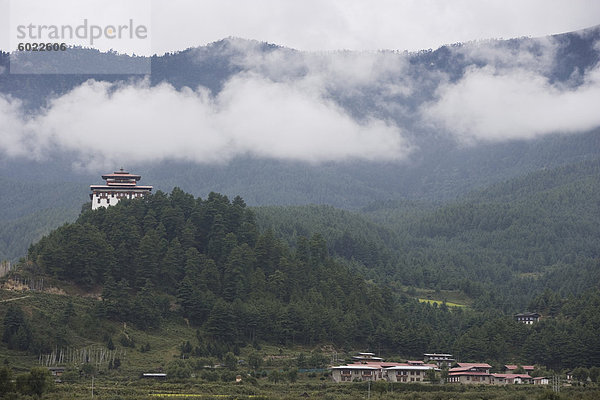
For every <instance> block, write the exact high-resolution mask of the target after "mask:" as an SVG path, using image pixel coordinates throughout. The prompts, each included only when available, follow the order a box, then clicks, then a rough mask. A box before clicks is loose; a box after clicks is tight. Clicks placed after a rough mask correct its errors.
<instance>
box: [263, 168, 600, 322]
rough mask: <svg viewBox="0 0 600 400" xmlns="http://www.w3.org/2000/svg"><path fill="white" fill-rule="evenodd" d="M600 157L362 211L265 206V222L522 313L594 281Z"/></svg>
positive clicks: (412, 280)
mask: <svg viewBox="0 0 600 400" xmlns="http://www.w3.org/2000/svg"><path fill="white" fill-rule="evenodd" d="M599 198H600V164H599V162H598V161H589V162H583V163H577V164H573V165H568V166H565V167H559V168H555V169H548V170H543V171H539V172H535V173H531V174H529V175H527V176H524V177H521V178H516V179H512V180H508V181H505V182H502V183H499V184H497V185H493V186H491V187H489V188H486V189H483V190H480V191H475V192H472V193H470V194H469V195H467V196H466V197H465V198H463V199H461V200H458V201H455V202H451V203H449V204H438V205H435V204H428V203H422V202H414V201H388V202H377V203H373V204H372V205H370V206H367V207H365V208H363V209H362V210H361V212H360V213H357V212H349V211H341V210H336V209H334V208H332V207H327V206H303V207H259V208H257V209H256V211H257V216H258V221H259V225H260V226H263V227H269V228H272V229H274V230H275V232H276V233H278V234H279V235H280V236H281V237H283V238H285V239H286V240H287V241H288V242H289V243H290V244H291V245H294V243H295V241H296V239H295V238H296V236H298V235H301V234H306V233H307V232H319V233H321V234H322V235H323V236H324V237H325V238H326V239H327V242H328V243H329V249H330V251H331V253H332V254H333V255H336V256H338V257H341V258H345V259H346V260H348V261H349V262H351V263H352V265H354V266H355V268H357V269H358V270H360V271H361V273H362V274H363V275H364V276H368V277H370V278H373V279H376V280H377V281H379V282H390V281H391V282H396V283H397V284H401V285H404V286H413V287H416V288H430V289H435V290H458V291H461V292H463V293H465V294H467V295H468V296H470V297H472V298H475V299H476V301H475V302H474V303H475V306H476V307H479V308H480V309H481V310H484V309H496V310H502V311H504V312H517V311H522V310H523V309H524V308H526V307H527V305H528V304H529V302H530V301H531V299H532V298H533V297H534V296H536V295H537V294H540V293H541V292H543V291H544V289H545V288H551V289H552V290H554V291H556V292H557V294H559V295H560V296H562V297H566V296H569V295H581V294H582V293H583V292H585V291H587V290H591V289H595V288H597V282H599V281H600V276H599V275H598V274H599V273H600V272H599V269H598V257H599V255H600V247H599V244H598V241H597V240H596V238H598V237H600V231H599V226H600V204H599V203H598V199H599Z"/></svg>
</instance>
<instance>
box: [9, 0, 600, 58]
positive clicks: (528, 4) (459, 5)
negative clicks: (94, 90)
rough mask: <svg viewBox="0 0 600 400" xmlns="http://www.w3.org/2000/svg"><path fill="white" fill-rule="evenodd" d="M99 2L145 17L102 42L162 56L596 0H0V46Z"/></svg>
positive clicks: (295, 43) (478, 21)
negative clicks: (137, 37) (24, 26)
mask: <svg viewBox="0 0 600 400" xmlns="http://www.w3.org/2000/svg"><path fill="white" fill-rule="evenodd" d="M11 4H12V10H11V7H10V6H9V5H11ZM37 5H39V6H37ZM108 5H110V6H114V7H117V8H116V11H114V12H115V13H117V14H119V15H120V17H122V19H123V20H124V21H127V20H128V19H129V18H134V20H135V21H141V22H143V23H146V24H148V25H149V28H150V29H149V31H150V32H149V33H150V35H149V38H150V42H151V43H150V46H148V45H147V43H146V45H145V46H141V47H136V44H135V43H133V42H132V41H126V40H121V41H114V40H113V41H112V42H110V47H112V48H114V49H116V50H118V51H122V52H132V51H133V52H137V54H145V53H157V54H163V53H165V52H170V51H177V50H182V49H185V48H188V47H195V46H202V45H205V44H207V43H211V42H214V41H217V40H220V39H223V38H226V37H230V36H234V37H240V38H245V39H256V40H259V41H267V42H270V43H275V44H278V45H282V46H286V47H291V48H295V49H299V50H312V51H322V50H325V51H326V50H335V49H348V50H378V49H393V50H410V51H414V50H419V49H428V48H437V47H439V46H441V45H443V44H449V43H455V42H459V41H471V40H478V39H490V38H505V39H506V38H512V37H521V36H533V37H535V36H544V35H548V34H555V33H562V32H567V31H572V30H578V29H582V28H586V27H590V26H594V25H598V24H600V1H597V0H368V1H367V0H302V1H298V0H200V1H193V0H128V1H123V0H121V1H116V0H112V1H111V0H104V1H99V0H13V1H12V2H11V1H10V0H0V26H1V27H2V28H3V29H1V33H0V47H1V48H2V49H7V48H9V47H10V43H11V39H12V41H13V42H15V39H14V37H13V36H15V28H14V25H15V24H19V23H24V21H29V22H34V23H38V24H59V23H60V24H62V23H70V24H74V25H75V24H78V23H80V22H81V20H82V19H83V18H84V17H85V18H89V20H90V23H94V21H96V23H99V24H108V23H113V22H114V23H120V21H116V18H111V17H110V16H107V14H110V12H106V10H107V9H110V8H109V7H108ZM15 10H16V11H15ZM99 10H101V12H100V11H99ZM10 11H12V14H11V12H10ZM11 15H12V17H11ZM11 18H12V20H11ZM65 21H67V22H65ZM11 26H12V28H11ZM11 30H12V31H11ZM98 48H101V49H102V45H101V44H100V45H99V46H98Z"/></svg>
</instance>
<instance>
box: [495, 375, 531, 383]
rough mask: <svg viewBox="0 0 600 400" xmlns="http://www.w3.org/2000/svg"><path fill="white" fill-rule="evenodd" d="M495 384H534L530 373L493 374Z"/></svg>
mask: <svg viewBox="0 0 600 400" xmlns="http://www.w3.org/2000/svg"><path fill="white" fill-rule="evenodd" d="M491 383H492V384H493V385H521V384H532V383H533V378H532V377H531V376H529V375H528V374H492V379H491Z"/></svg>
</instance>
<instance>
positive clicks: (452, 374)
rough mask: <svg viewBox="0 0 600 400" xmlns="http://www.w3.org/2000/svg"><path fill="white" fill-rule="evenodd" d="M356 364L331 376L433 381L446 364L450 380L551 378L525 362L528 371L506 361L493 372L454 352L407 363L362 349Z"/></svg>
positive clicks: (496, 382) (483, 381) (509, 381)
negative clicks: (537, 375) (460, 358)
mask: <svg viewBox="0 0 600 400" xmlns="http://www.w3.org/2000/svg"><path fill="white" fill-rule="evenodd" d="M353 361H354V362H353V363H352V364H346V365H339V366H335V367H332V368H331V377H332V378H333V380H334V381H335V382H353V381H380V380H384V381H388V382H407V383H410V382H430V381H431V379H430V377H431V376H432V371H433V373H436V372H440V371H441V367H442V366H452V368H450V369H448V374H447V377H446V383H463V384H489V385H508V384H536V385H547V384H548V383H549V380H548V378H532V377H531V376H530V375H529V373H530V372H532V371H533V369H534V367H533V366H531V365H525V366H522V367H521V368H522V370H524V371H525V373H516V371H517V369H519V367H518V366H517V365H505V372H504V373H501V374H499V373H498V374H497V373H490V369H491V368H492V367H491V365H489V364H485V363H461V362H459V363H457V362H456V360H455V359H454V358H453V357H452V355H451V354H436V353H428V354H425V357H424V361H411V360H408V361H406V362H405V363H397V362H386V361H384V360H383V359H382V358H379V357H375V354H373V353H359V354H358V356H355V357H353Z"/></svg>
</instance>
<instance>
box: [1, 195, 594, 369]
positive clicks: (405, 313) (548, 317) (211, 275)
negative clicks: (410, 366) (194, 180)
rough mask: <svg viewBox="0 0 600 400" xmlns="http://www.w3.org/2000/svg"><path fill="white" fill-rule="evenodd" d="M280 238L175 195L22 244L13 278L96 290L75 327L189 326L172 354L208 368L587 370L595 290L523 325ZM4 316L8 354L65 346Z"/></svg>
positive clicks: (232, 211) (303, 241) (15, 312)
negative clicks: (249, 347) (268, 357)
mask: <svg viewBox="0 0 600 400" xmlns="http://www.w3.org/2000/svg"><path fill="white" fill-rule="evenodd" d="M273 211H275V212H278V213H284V212H285V210H281V209H274V210H269V209H266V210H262V209H261V210H259V212H266V216H265V217H264V218H265V219H267V218H274V213H273ZM291 211H292V215H296V216H297V215H299V214H301V213H303V212H304V213H305V214H306V215H307V217H308V220H309V221H321V223H323V225H321V226H329V227H330V232H331V233H332V234H331V236H332V237H333V238H334V240H335V238H336V236H337V235H338V233H339V232H338V230H343V229H344V227H343V226H341V225H339V224H340V221H351V222H350V224H349V225H353V226H354V227H358V226H362V227H363V228H365V232H364V236H358V237H357V239H356V240H357V242H360V241H361V240H363V239H369V238H370V239H371V240H374V241H375V242H377V241H378V240H379V239H381V240H382V242H384V241H386V240H388V239H389V238H387V237H386V233H385V230H382V229H377V228H376V226H373V225H372V224H370V223H369V222H367V221H365V220H364V219H363V217H352V216H350V215H348V214H347V212H345V211H338V210H334V209H330V208H327V209H326V208H323V207H316V208H309V209H307V210H305V211H303V210H302V209H299V208H295V209H292V210H291ZM427 212H431V211H427ZM434 212H440V211H439V210H438V211H434ZM269 215H270V217H269ZM340 216H343V217H344V218H339V217H340ZM346 217H348V218H346ZM284 220H285V218H284ZM271 221H275V219H272V220H271ZM273 226H274V227H275V229H278V231H279V233H281V231H280V229H279V228H278V226H277V225H273ZM316 226H317V227H318V226H319V225H318V224H317V225H316ZM291 229H293V230H294V231H296V232H297V235H295V236H294V242H295V246H294V247H293V248H292V247H289V246H288V245H287V244H286V243H285V242H283V241H282V240H280V239H278V238H277V235H276V234H275V232H273V231H272V230H270V229H267V230H264V231H262V232H261V231H259V229H258V227H257V224H256V222H255V216H254V212H253V211H252V210H251V209H249V208H248V207H247V206H246V205H245V203H244V201H243V200H242V199H241V198H239V197H236V198H235V199H234V200H233V201H230V200H229V199H228V198H227V197H226V196H223V195H219V194H216V193H211V194H210V195H209V196H208V198H207V199H205V200H202V199H199V198H194V197H193V196H191V195H189V194H186V193H184V192H183V191H181V190H179V189H174V190H173V191H172V192H171V193H170V194H169V195H167V194H165V193H163V192H158V193H156V194H154V195H149V196H147V197H145V198H143V199H136V200H130V201H122V202H120V203H119V204H118V205H117V206H113V207H110V208H108V209H104V208H100V209H98V210H95V211H91V210H88V211H85V212H83V213H82V214H81V215H80V217H79V218H78V219H77V221H76V222H75V223H73V224H67V225H64V226H63V227H61V228H59V229H57V230H56V231H54V232H52V233H51V234H50V235H48V236H46V237H44V238H43V239H42V240H41V241H40V242H39V243H37V244H36V245H34V246H32V247H31V249H30V251H29V261H28V262H27V263H26V264H24V265H23V266H22V267H21V269H20V270H18V271H17V273H16V275H15V276H22V277H24V276H27V277H29V279H33V280H35V279H38V280H39V279H40V278H41V277H43V276H46V277H47V278H48V279H51V278H49V277H53V279H54V280H55V282H63V283H64V282H72V283H75V284H77V285H78V286H79V287H80V288H82V289H84V290H100V289H101V291H102V300H101V301H97V302H96V303H95V305H94V306H93V307H92V309H91V311H90V314H89V315H87V316H86V318H88V323H93V322H92V321H93V320H94V319H96V320H98V321H101V320H103V319H109V320H116V321H125V322H131V323H133V324H135V326H136V327H138V328H139V329H143V330H147V331H149V332H151V331H152V330H153V329H157V328H158V327H159V326H160V324H161V323H163V321H166V320H173V319H177V317H185V318H187V321H188V322H189V323H190V324H192V326H194V327H196V328H198V333H197V338H198V342H197V345H196V346H195V347H193V346H192V347H190V348H189V350H185V351H186V352H188V353H186V354H190V352H191V354H190V355H191V356H195V357H202V356H215V357H219V358H221V357H223V355H224V353H225V352H227V351H231V349H232V348H233V347H234V346H243V345H245V344H248V343H253V342H254V343H260V342H264V343H274V344H287V345H289V344H304V345H315V344H318V343H331V344H333V345H335V346H338V347H340V348H346V349H350V348H356V347H358V348H361V347H366V348H377V349H379V351H381V352H383V353H384V354H402V355H405V356H420V355H421V354H422V353H424V352H427V351H449V350H451V351H452V352H453V353H454V354H456V355H457V356H458V357H459V359H461V360H473V361H482V360H486V361H489V362H494V363H495V364H498V363H499V364H500V365H501V363H504V362H508V361H511V360H518V361H519V362H523V363H525V362H527V363H538V364H541V365H545V366H547V367H548V368H554V369H562V368H572V367H574V366H582V365H583V366H592V365H598V363H599V362H600V353H598V349H600V347H599V346H598V342H597V341H598V339H597V337H596V336H595V335H593V334H591V332H594V331H595V330H597V329H598V328H600V325H599V324H600V320H599V319H598V314H597V310H598V307H597V304H598V302H599V301H600V298H599V294H598V293H599V292H598V289H597V288H595V289H594V290H590V291H587V292H585V293H579V295H578V296H576V297H570V298H568V299H566V298H564V297H563V296H561V295H560V294H559V293H556V292H553V291H552V290H546V291H545V292H543V293H540V294H539V295H538V296H537V297H536V298H535V299H532V301H531V304H530V307H532V308H533V309H538V310H540V311H541V312H543V313H544V319H543V321H542V322H540V323H539V324H536V325H535V326H534V327H530V326H526V325H523V324H520V323H517V322H515V321H514V320H513V318H512V316H511V314H508V315H506V314H503V313H502V311H501V310H499V309H498V308H497V307H494V306H493V305H490V306H488V305H484V307H479V306H477V307H474V309H462V308H452V309H451V308H449V307H447V306H446V305H445V304H442V305H441V306H437V305H435V306H432V305H430V304H426V303H419V302H418V301H416V300H415V299H411V298H409V297H408V296H406V295H404V294H401V293H398V292H397V291H396V290H395V289H396V288H395V287H394V286H393V285H385V284H378V283H368V282H367V281H366V280H365V279H364V278H363V277H362V276H360V274H358V273H357V272H356V271H355V270H354V269H353V268H350V267H348V266H347V265H346V263H345V262H344V261H341V260H339V259H338V260H337V261H336V260H335V259H333V258H332V257H331V256H330V255H329V254H328V253H329V252H328V247H329V248H333V251H339V249H337V250H336V249H335V246H332V245H331V244H328V243H327V242H326V241H325V240H324V239H323V237H322V236H321V235H320V234H318V233H317V234H312V235H311V236H310V237H307V236H303V235H302V234H301V233H300V232H301V231H302V229H304V228H303V227H302V226H301V225H296V226H295V227H293V228H291ZM375 232H378V234H379V235H380V237H379V239H378V238H377V236H376V235H375ZM306 233H308V231H307V232H306ZM392 264H393V263H392ZM374 268H375V267H374ZM415 268H417V267H415ZM395 279H398V280H399V281H400V282H403V281H404V280H403V279H404V278H403V277H401V276H396V277H395ZM478 301H480V299H478ZM7 312H8V311H7ZM65 312H66V311H65ZM79 313H81V311H79ZM75 314H77V313H76V312H75ZM6 315H9V316H10V318H9V320H10V321H12V320H14V319H15V318H20V319H21V320H22V321H21V323H20V325H21V326H25V327H26V331H24V330H21V331H20V333H19V332H18V330H16V329H15V330H11V329H12V328H5V336H6V337H5V338H3V340H4V342H6V343H8V346H9V347H11V348H15V349H21V350H27V351H33V352H34V353H37V352H40V351H41V352H46V351H51V349H52V348H53V347H54V346H57V345H65V344H68V343H69V335H68V334H65V333H64V332H63V334H61V335H58V334H56V335H54V334H52V335H50V334H49V333H48V332H50V331H52V330H49V329H48V327H47V326H45V328H44V329H41V330H40V329H39V328H36V324H35V323H34V322H32V321H28V320H27V318H26V317H25V316H24V315H23V314H22V312H21V311H19V308H18V307H14V306H13V307H12V308H11V309H10V310H9V312H8V314H6ZM70 315H71V316H70V317H69V318H67V319H66V320H65V319H64V318H63V319H61V318H62V317H60V318H59V317H56V318H51V319H50V321H51V323H52V324H55V323H56V324H59V323H60V321H67V322H66V324H67V325H64V322H63V330H57V332H58V331H61V332H62V331H64V329H65V328H66V326H68V324H69V323H71V322H69V321H75V318H74V316H73V315H74V314H73V312H71V314H70ZM80 317H81V316H79V317H78V318H80ZM6 318H8V317H6ZM5 321H6V319H5ZM73 323H74V322H73ZM180 323H183V321H181V320H180ZM5 325H6V323H5ZM7 326H12V325H7ZM97 326H102V324H100V325H97ZM57 327H58V325H57ZM76 329H80V328H76ZM6 332H8V333H6ZM82 332H83V331H82ZM88 334H90V333H88ZM94 335H99V333H98V332H94ZM556 343H562V344H564V346H563V345H561V346H556ZM182 351H184V350H182Z"/></svg>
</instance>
